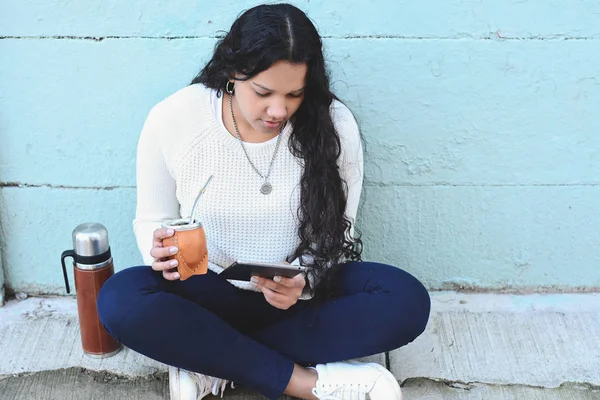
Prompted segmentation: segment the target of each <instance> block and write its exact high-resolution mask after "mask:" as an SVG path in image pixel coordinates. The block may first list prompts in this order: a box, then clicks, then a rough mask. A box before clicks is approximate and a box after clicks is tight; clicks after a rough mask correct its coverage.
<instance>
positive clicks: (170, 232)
mask: <svg viewBox="0 0 600 400" xmlns="http://www.w3.org/2000/svg"><path fill="white" fill-rule="evenodd" d="M174 233H175V231H174V230H173V229H167V235H172V234H174Z"/></svg>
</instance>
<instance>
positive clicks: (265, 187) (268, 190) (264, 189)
mask: <svg viewBox="0 0 600 400" xmlns="http://www.w3.org/2000/svg"><path fill="white" fill-rule="evenodd" d="M271 191H273V186H271V184H270V183H269V182H265V183H263V184H262V186H261V187H260V192H261V193H262V194H269V193H271Z"/></svg>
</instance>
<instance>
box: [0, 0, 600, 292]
mask: <svg viewBox="0 0 600 400" xmlns="http://www.w3.org/2000/svg"><path fill="white" fill-rule="evenodd" d="M253 4H254V2H248V1H221V2H198V1H182V0H179V1H172V2H166V3H165V2H162V3H161V2H155V1H143V0H135V1H129V2H123V1H116V0H111V1H102V2H99V1H97V2H93V1H88V2H72V1H66V0H63V1H57V0H55V1H39V0H37V1H34V0H29V1H20V2H10V4H9V2H8V1H7V0H0V37H1V39H0V182H1V185H2V187H0V221H1V228H2V230H1V231H0V232H3V234H2V235H3V236H2V237H1V238H0V239H1V240H0V244H1V245H2V258H1V260H2V264H3V266H4V270H5V278H6V280H7V284H8V285H9V286H10V287H11V288H13V289H14V290H16V291H28V292H32V293H36V292H45V293H62V292H63V291H64V288H63V283H62V274H61V272H60V261H59V258H60V253H61V252H62V251H63V250H65V249H68V248H70V247H71V238H70V236H71V231H72V229H73V228H74V227H75V226H76V225H77V224H78V223H80V222H84V221H98V222H102V223H104V224H105V225H106V226H107V228H108V229H109V236H110V240H111V244H112V247H113V252H114V257H115V263H116V266H117V269H121V268H125V267H127V266H129V265H133V264H137V263H139V262H140V256H139V255H138V254H137V249H136V246H135V242H134V238H133V235H132V231H131V220H132V218H133V213H134V209H135V171H134V157H135V148H136V143H137V138H138V135H139V131H140V129H141V126H142V124H143V121H144V118H145V116H146V114H147V112H148V111H149V109H150V108H151V107H152V106H153V105H154V104H155V103H156V102H158V101H160V100H161V99H163V98H164V97H166V96H167V95H169V94H170V93H172V92H174V91H175V90H177V89H179V88H181V87H182V86H184V85H186V84H187V83H188V82H189V80H190V79H191V78H192V77H193V76H194V75H195V73H196V72H197V71H198V70H199V68H200V67H201V65H202V63H203V62H204V61H206V60H207V57H208V56H209V53H210V51H211V49H212V47H213V45H214V43H215V35H216V34H217V31H219V30H223V29H228V27H229V26H230V24H231V22H232V21H233V19H234V18H235V16H236V15H237V14H238V12H239V11H241V10H242V9H245V8H247V7H248V6H250V5H253ZM295 4H298V5H300V6H301V7H302V8H303V9H305V10H306V11H307V12H308V13H309V15H310V16H311V17H312V18H313V20H315V22H316V23H317V25H318V27H319V29H320V31H321V33H322V34H323V35H324V36H325V45H326V51H327V55H328V58H329V60H330V66H331V69H332V72H333V77H334V79H333V80H334V84H335V88H336V89H337V93H338V94H339V95H340V97H342V98H343V99H344V100H346V101H347V103H348V105H349V106H350V107H351V108H352V109H353V110H354V112H355V114H356V115H357V117H358V119H359V120H360V122H361V125H362V129H363V133H364V136H365V139H366V142H367V155H366V181H365V191H364V196H363V203H362V207H361V211H360V220H359V225H360V227H361V228H362V230H363V232H364V239H365V242H366V258H368V259H374V260H380V261H384V262H389V263H393V264H396V265H399V266H401V267H403V268H405V269H407V270H409V271H410V272H412V273H414V274H415V275H417V276H418V277H419V278H420V279H422V280H423V281H424V282H425V283H426V284H427V286H428V287H430V288H432V289H442V288H459V287H465V288H470V289H491V290H513V291H514V290H517V291H518V290H534V291H537V290H559V291H560V290H569V291H572V290H594V289H598V288H600V229H599V226H600V208H599V205H600V186H599V185H600V118H599V116H598V114H599V113H598V110H600V23H599V22H598V21H599V19H598V15H600V3H598V2H595V1H592V0H583V1H578V2H570V1H566V0H564V1H557V0H554V1H551V0H546V1H542V0H535V1H527V2H523V1H500V0H496V1H491V0H483V1H479V0H478V1H457V0H453V1H448V2H443V3H439V4H432V3H431V2H421V1H416V0H410V1H409V0H407V1H398V0H378V1H371V2H369V1H358V0H355V1H342V0H331V1H327V2H321V1H316V0H312V1H308V0H305V1H296V2H295ZM0 277H1V275H0Z"/></svg>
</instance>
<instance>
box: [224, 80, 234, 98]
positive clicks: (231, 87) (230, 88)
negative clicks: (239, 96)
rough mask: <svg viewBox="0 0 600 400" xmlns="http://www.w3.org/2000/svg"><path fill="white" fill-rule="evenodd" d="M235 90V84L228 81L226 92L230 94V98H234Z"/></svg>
mask: <svg viewBox="0 0 600 400" xmlns="http://www.w3.org/2000/svg"><path fill="white" fill-rule="evenodd" d="M234 89H235V83H233V82H231V81H227V83H226V84H225V91H226V92H227V93H229V95H230V96H233V90H234Z"/></svg>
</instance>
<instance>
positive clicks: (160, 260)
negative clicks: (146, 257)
mask: <svg viewBox="0 0 600 400" xmlns="http://www.w3.org/2000/svg"><path fill="white" fill-rule="evenodd" d="M174 234H175V231H174V230H173V229H170V228H160V229H157V230H155V231H154V235H153V239H152V249H151V250H150V255H151V256H152V257H154V262H153V263H152V269H153V270H155V271H162V274H163V277H164V278H165V279H167V280H169V281H174V280H177V279H179V273H178V272H177V269H176V268H177V264H178V263H177V260H168V259H167V257H169V256H171V255H173V254H175V253H177V251H178V249H177V247H175V246H171V247H164V246H163V239H166V238H169V237H171V236H173V235H174Z"/></svg>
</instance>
